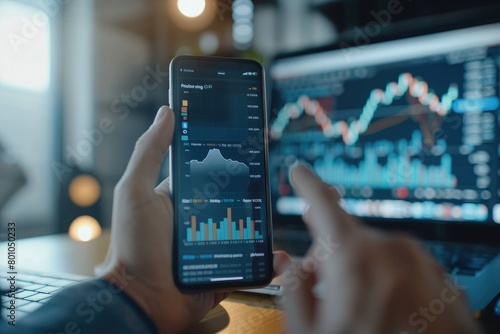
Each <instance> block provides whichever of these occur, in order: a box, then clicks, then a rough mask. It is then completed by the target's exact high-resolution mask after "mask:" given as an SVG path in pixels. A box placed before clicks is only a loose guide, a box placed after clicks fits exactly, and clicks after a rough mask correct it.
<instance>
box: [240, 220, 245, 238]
mask: <svg viewBox="0 0 500 334" xmlns="http://www.w3.org/2000/svg"><path fill="white" fill-rule="evenodd" d="M239 223H240V239H241V240H243V232H244V230H243V219H240V221H239Z"/></svg>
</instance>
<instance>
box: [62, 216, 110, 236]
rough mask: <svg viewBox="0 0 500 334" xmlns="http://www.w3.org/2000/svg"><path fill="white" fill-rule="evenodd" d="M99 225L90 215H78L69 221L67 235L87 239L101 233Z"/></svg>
mask: <svg viewBox="0 0 500 334" xmlns="http://www.w3.org/2000/svg"><path fill="white" fill-rule="evenodd" d="M101 232H102V230H101V225H99V222H98V221H97V220H96V219H95V218H93V217H91V216H80V217H77V218H76V219H75V220H73V221H72V222H71V225H70V226H69V236H70V237H71V238H72V239H74V240H78V241H89V240H92V239H95V238H97V237H98V236H100V235H101Z"/></svg>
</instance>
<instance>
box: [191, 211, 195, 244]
mask: <svg viewBox="0 0 500 334" xmlns="http://www.w3.org/2000/svg"><path fill="white" fill-rule="evenodd" d="M191 231H192V240H193V241H196V217H195V216H191Z"/></svg>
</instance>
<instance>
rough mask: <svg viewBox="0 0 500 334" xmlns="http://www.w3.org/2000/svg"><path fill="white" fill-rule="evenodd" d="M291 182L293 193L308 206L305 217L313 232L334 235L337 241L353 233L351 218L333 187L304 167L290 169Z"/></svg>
mask: <svg viewBox="0 0 500 334" xmlns="http://www.w3.org/2000/svg"><path fill="white" fill-rule="evenodd" d="M290 180H291V183H292V186H293V188H294V191H296V192H297V193H298V194H300V196H301V197H303V198H304V200H306V202H307V203H308V204H309V207H308V210H307V213H306V215H305V216H304V218H305V219H306V222H307V223H309V226H310V227H311V228H312V229H313V233H315V234H316V235H319V234H326V235H332V234H333V235H334V236H336V238H337V239H345V238H348V237H349V235H350V234H352V233H354V232H355V222H354V218H353V217H351V216H350V215H348V214H347V213H346V212H345V211H344V209H342V208H341V207H340V205H339V200H340V195H339V193H338V192H337V191H336V190H335V188H333V187H332V186H330V185H328V184H326V183H324V182H323V181H322V180H321V179H320V178H319V177H318V176H317V175H316V174H315V173H314V172H313V171H312V170H311V169H309V168H308V167H306V166H305V165H303V164H297V165H294V166H293V167H292V169H291V170H290Z"/></svg>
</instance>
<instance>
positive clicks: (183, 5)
mask: <svg viewBox="0 0 500 334" xmlns="http://www.w3.org/2000/svg"><path fill="white" fill-rule="evenodd" d="M177 8H179V11H180V12H181V13H182V15H184V16H187V17H198V16H200V15H201V13H203V11H204V10H205V0H178V1H177Z"/></svg>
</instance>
